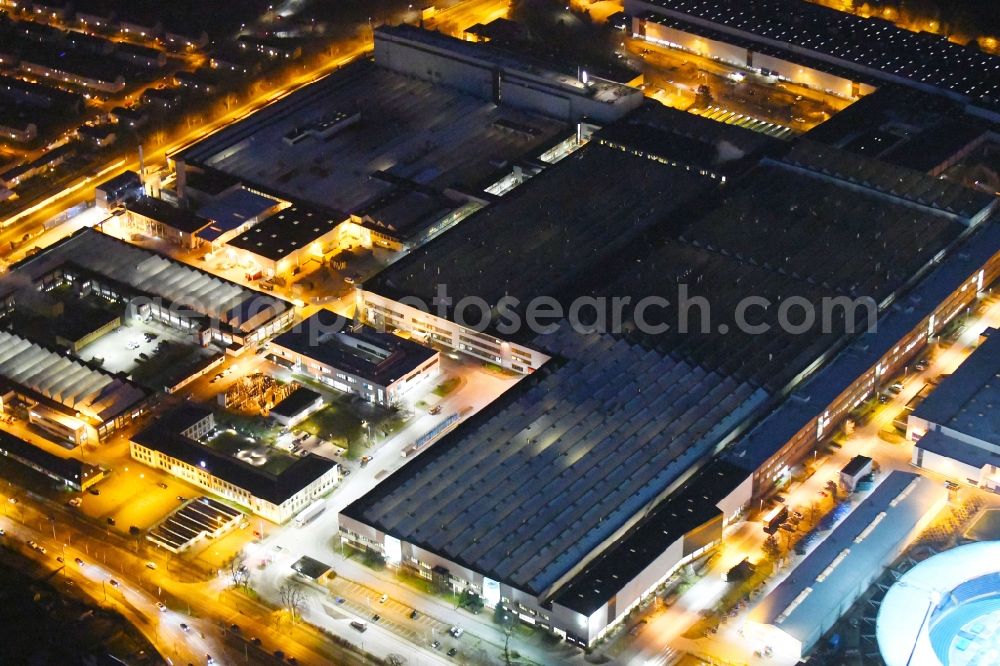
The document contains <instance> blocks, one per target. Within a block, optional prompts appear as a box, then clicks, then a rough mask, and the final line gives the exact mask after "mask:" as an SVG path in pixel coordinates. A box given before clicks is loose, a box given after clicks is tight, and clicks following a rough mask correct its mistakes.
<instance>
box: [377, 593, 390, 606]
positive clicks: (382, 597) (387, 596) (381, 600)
mask: <svg viewBox="0 0 1000 666" xmlns="http://www.w3.org/2000/svg"><path fill="white" fill-rule="evenodd" d="M387 601H389V595H388V594H383V595H382V596H381V597H379V598H378V602H379V603H380V604H384V603H385V602H387Z"/></svg>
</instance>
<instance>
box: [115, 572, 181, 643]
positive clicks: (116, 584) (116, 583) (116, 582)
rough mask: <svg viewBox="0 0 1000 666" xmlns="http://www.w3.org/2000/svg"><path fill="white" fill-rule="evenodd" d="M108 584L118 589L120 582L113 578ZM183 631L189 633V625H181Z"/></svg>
mask: <svg viewBox="0 0 1000 666" xmlns="http://www.w3.org/2000/svg"><path fill="white" fill-rule="evenodd" d="M108 584H109V585H111V587H118V581H116V580H115V579H114V578H112V579H111V580H109V581H108ZM181 629H183V630H184V631H187V625H186V624H182V625H181Z"/></svg>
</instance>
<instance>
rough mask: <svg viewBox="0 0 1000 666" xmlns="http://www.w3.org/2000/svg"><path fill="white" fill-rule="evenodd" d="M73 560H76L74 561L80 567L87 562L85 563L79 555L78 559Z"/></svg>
mask: <svg viewBox="0 0 1000 666" xmlns="http://www.w3.org/2000/svg"><path fill="white" fill-rule="evenodd" d="M73 561H74V562H76V566H78V567H82V566H83V565H84V564H86V563H85V562H84V561H83V560H81V559H80V558H79V557H78V558H76V559H75V560H73Z"/></svg>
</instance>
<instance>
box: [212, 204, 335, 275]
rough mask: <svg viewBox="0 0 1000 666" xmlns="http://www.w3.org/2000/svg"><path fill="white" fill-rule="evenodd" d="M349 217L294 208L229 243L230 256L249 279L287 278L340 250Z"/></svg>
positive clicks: (312, 208)
mask: <svg viewBox="0 0 1000 666" xmlns="http://www.w3.org/2000/svg"><path fill="white" fill-rule="evenodd" d="M345 219H346V216H345V215H343V214H341V213H334V212H328V211H322V210H319V209H318V208H314V207H312V206H306V205H302V204H292V205H291V206H288V207H287V208H282V209H281V210H279V211H278V212H276V213H273V214H272V215H271V216H270V217H268V218H267V219H265V220H263V221H261V222H259V223H257V224H256V225H254V226H252V227H250V228H249V229H247V230H246V231H244V232H243V233H241V234H240V235H238V236H235V237H234V238H232V239H230V240H229V241H227V242H226V252H227V254H229V255H230V256H231V257H232V259H233V260H234V261H235V262H236V263H238V264H240V265H241V266H243V267H244V268H245V269H246V272H247V274H248V275H263V276H264V277H268V278H273V277H283V278H287V277H289V276H290V275H292V274H293V273H298V272H299V271H300V270H301V269H302V268H304V267H305V266H306V265H307V264H308V263H309V262H311V261H315V262H319V263H322V262H323V259H324V257H325V256H326V255H327V254H328V253H330V252H332V251H333V250H335V249H337V248H338V246H339V241H340V235H341V230H340V228H339V227H340V225H341V223H342V222H344V220H345Z"/></svg>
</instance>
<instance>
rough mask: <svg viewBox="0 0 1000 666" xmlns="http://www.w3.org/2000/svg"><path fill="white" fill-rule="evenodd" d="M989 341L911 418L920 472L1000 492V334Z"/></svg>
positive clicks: (910, 433)
mask: <svg viewBox="0 0 1000 666" xmlns="http://www.w3.org/2000/svg"><path fill="white" fill-rule="evenodd" d="M987 333H989V335H988V336H987V337H986V339H985V341H984V342H983V343H982V344H981V345H980V346H979V348H977V349H976V350H975V351H974V352H972V355H970V356H969V357H968V358H967V359H966V360H965V361H964V362H963V363H962V365H961V366H959V368H958V370H956V371H955V372H954V373H952V374H951V375H950V376H948V377H946V378H945V379H944V380H943V381H942V382H941V383H940V384H939V385H938V386H937V388H935V389H934V391H933V392H932V393H931V394H930V395H929V396H928V397H927V399H926V400H924V401H923V402H922V403H921V404H920V405H919V406H918V407H917V408H916V409H914V410H913V413H911V414H910V416H909V419H908V420H907V425H906V436H907V438H909V439H910V440H912V441H914V442H916V446H914V448H913V457H912V462H913V464H914V465H915V466H916V467H920V468H921V469H927V470H930V471H933V472H937V473H939V474H943V475H944V476H946V477H948V478H949V479H951V480H953V481H957V482H959V483H967V484H969V485H973V486H979V487H981V488H985V489H987V490H991V491H993V492H1000V428H998V427H997V423H996V420H995V417H994V415H995V414H996V412H997V408H998V406H1000V379H998V377H1000V333H998V332H997V330H996V329H990V330H989V331H987Z"/></svg>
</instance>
